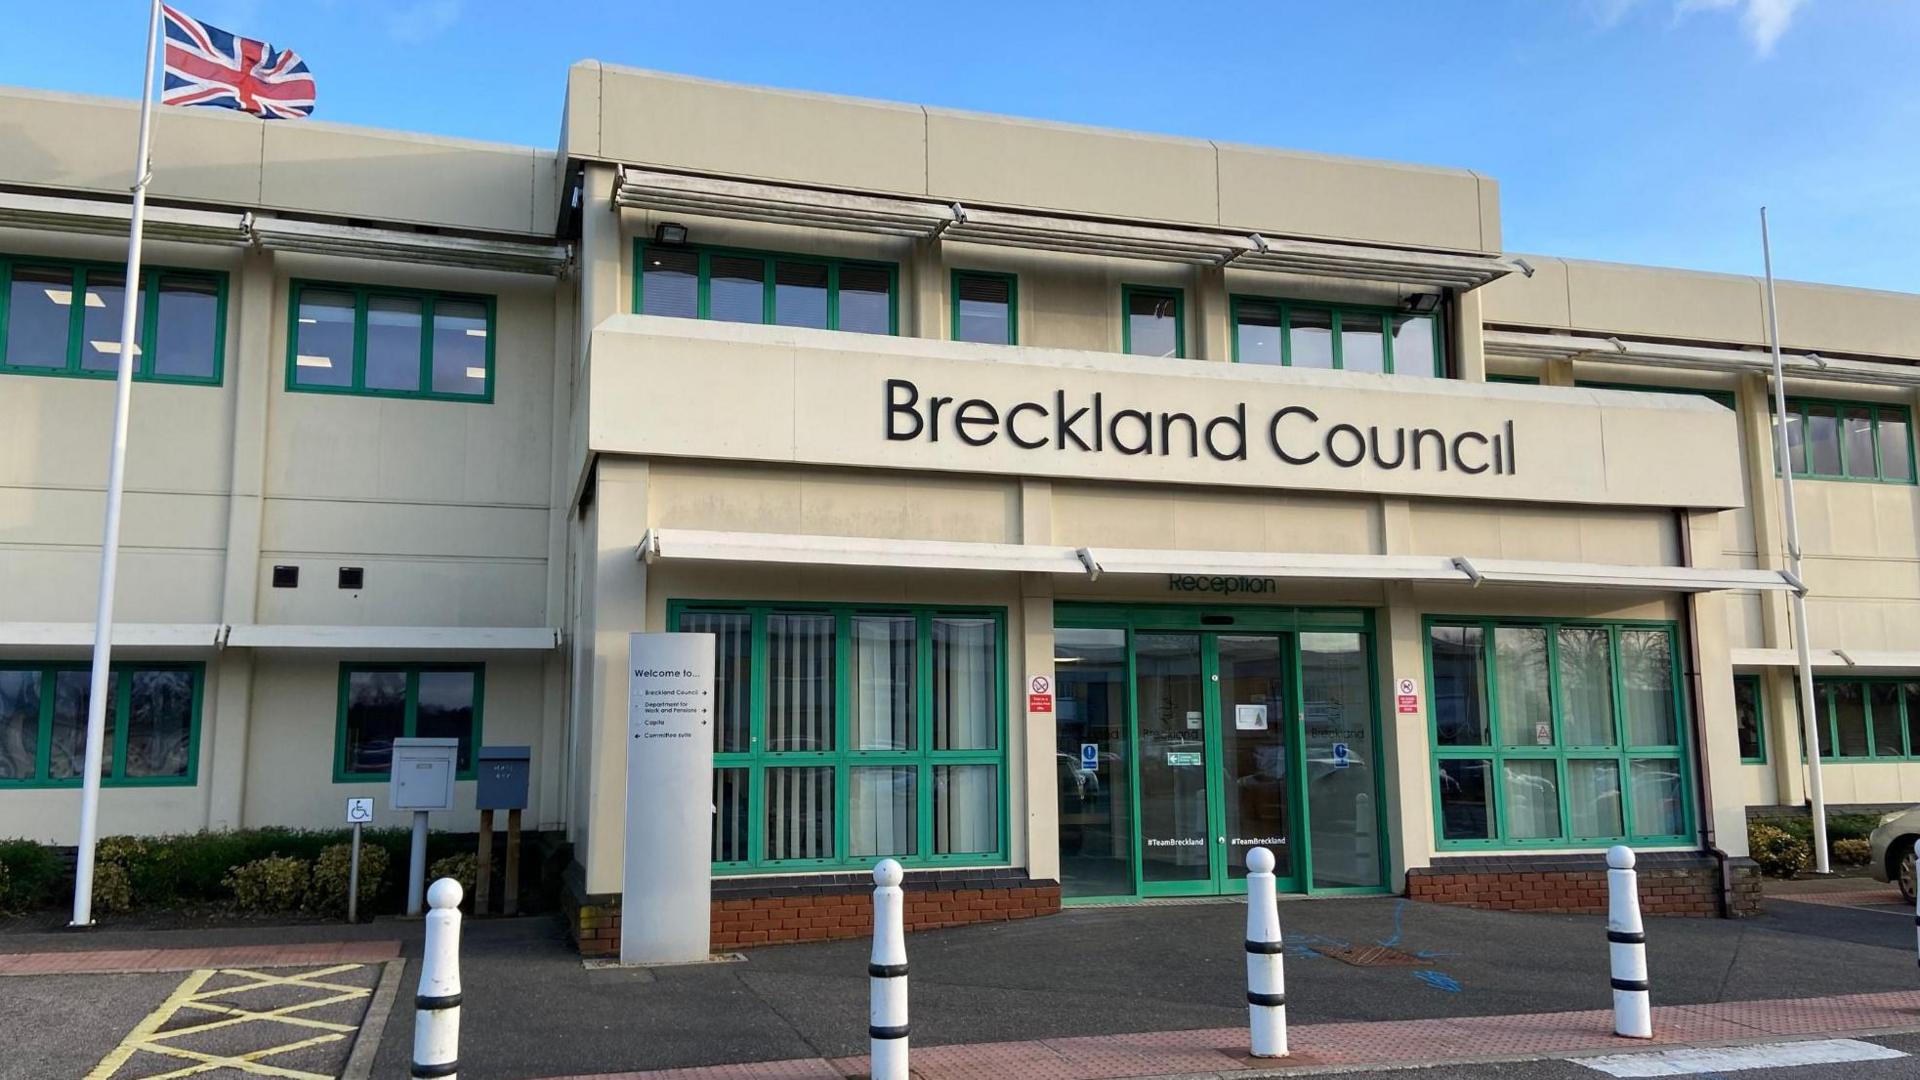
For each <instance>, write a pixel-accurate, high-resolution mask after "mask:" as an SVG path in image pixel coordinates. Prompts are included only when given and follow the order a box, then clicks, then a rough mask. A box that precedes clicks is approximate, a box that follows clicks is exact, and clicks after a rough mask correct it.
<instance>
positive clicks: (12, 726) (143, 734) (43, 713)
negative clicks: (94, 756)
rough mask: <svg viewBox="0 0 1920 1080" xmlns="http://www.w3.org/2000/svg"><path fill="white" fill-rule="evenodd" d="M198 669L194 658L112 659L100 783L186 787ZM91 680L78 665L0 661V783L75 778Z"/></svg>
mask: <svg viewBox="0 0 1920 1080" xmlns="http://www.w3.org/2000/svg"><path fill="white" fill-rule="evenodd" d="M204 670H205V669H204V668H203V667H202V665H200V664H159V663H128V664H115V665H113V667H112V668H111V669H110V670H109V674H108V676H107V678H108V683H107V685H108V694H109V698H110V700H109V702H108V705H107V729H106V730H107V737H106V743H105V745H104V746H103V748H102V751H103V752H102V756H101V762H102V763H101V772H100V778H101V782H102V783H104V784H110V785H115V786H120V787H139V786H185V787H190V786H192V784H193V782H194V775H195V772H196V768H197V765H198V762H199V739H200V689H201V678H202V675H203V673H204ZM91 679H92V669H91V668H90V667H89V665H87V664H84V663H4V662H0V789H4V788H7V787H48V786H64V785H69V784H71V785H78V784H79V783H80V782H81V774H82V773H83V772H84V771H85V768H86V756H87V702H88V698H89V690H90V688H91ZM123 721H124V722H123Z"/></svg>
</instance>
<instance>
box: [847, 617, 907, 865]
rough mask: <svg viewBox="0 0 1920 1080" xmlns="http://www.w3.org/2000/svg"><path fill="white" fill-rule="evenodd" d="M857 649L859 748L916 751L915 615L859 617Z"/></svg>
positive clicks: (853, 719)
mask: <svg viewBox="0 0 1920 1080" xmlns="http://www.w3.org/2000/svg"><path fill="white" fill-rule="evenodd" d="M852 646H853V656H852V657H851V658H850V660H851V667H852V670H851V671H850V672H849V677H850V681H851V682H852V684H853V685H852V686H851V687H850V688H849V689H850V691H851V692H852V694H853V701H852V707H853V713H852V716H851V718H850V720H851V724H852V729H853V730H852V731H851V732H849V737H850V738H851V739H852V740H853V749H855V750H911V749H913V745H914V730H913V729H914V701H915V693H916V691H915V689H914V688H915V685H916V684H917V681H918V680H916V679H915V677H914V676H915V649H914V622H913V616H911V615H856V616H855V617H854V619H853V641H852ZM854 854H856V855H858V854H861V852H859V851H855V852H854Z"/></svg>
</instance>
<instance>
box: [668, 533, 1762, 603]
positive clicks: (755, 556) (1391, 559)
mask: <svg viewBox="0 0 1920 1080" xmlns="http://www.w3.org/2000/svg"><path fill="white" fill-rule="evenodd" d="M639 557H640V558H641V559H643V560H645V561H647V562H649V563H651V562H655V561H689V562H738V563H763V564H774V565H787V566H871V567H890V568H896V569H919V570H990V571H1000V572H1009V571H1011V572H1020V573H1043V574H1063V575H1068V574H1071V575H1078V576H1083V577H1088V578H1098V577H1100V576H1102V575H1103V574H1181V575H1189V574H1190V575H1194V576H1205V577H1215V576H1246V577H1270V578H1300V579H1311V580H1317V581H1421V582H1451V583H1455V584H1461V585H1481V584H1491V585H1538V586H1551V587H1559V588H1566V587H1575V588H1585V589H1633V590H1641V591H1657V592H1682V593H1695V592H1714V591H1718V590H1722V589H1752V590H1763V591H1785V590H1791V589H1793V588H1794V585H1793V583H1792V582H1791V581H1790V580H1789V579H1788V578H1787V577H1786V576H1785V575H1783V574H1780V573H1779V572H1777V571H1773V570H1741V569H1709V568H1696V567H1686V566H1616V565H1610V564H1606V563H1560V562H1535V561H1531V560H1524V559H1482V558H1478V557H1472V558H1470V557H1468V556H1464V555H1454V556H1447V555H1327V554H1318V553H1304V552H1303V553H1288V552H1249V551H1184V550H1159V549H1150V548H1109V547H1080V548H1074V547H1067V546H1064V545H1050V544H983V543H967V542H959V541H944V540H889V539H884V538H880V537H865V536H809V535H801V534H792V533H749V532H710V531H704V530H696V529H649V530H647V532H646V535H644V536H642V537H641V538H640V547H639Z"/></svg>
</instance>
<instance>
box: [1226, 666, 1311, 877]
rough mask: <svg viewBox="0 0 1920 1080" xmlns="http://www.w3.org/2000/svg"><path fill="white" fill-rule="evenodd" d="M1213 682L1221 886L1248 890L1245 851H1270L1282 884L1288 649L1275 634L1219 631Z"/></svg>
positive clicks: (1287, 823)
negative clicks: (1221, 840) (1217, 742)
mask: <svg viewBox="0 0 1920 1080" xmlns="http://www.w3.org/2000/svg"><path fill="white" fill-rule="evenodd" d="M1212 644H1213V652H1214V656H1215V658H1216V660H1215V664H1216V672H1215V675H1214V679H1213V682H1214V688H1215V699H1216V709H1215V715H1216V716H1217V717H1218V719H1217V720H1216V722H1215V723H1216V725H1217V727H1218V729H1219V732H1220V768H1219V769H1218V770H1217V772H1218V774H1219V784H1220V789H1221V790H1220V809H1221V830H1220V834H1219V835H1222V836H1224V838H1225V844H1224V845H1222V850H1221V852H1220V856H1221V859H1222V861H1223V862H1224V863H1225V866H1224V867H1223V868H1222V869H1223V870H1224V874H1223V876H1222V878H1221V879H1220V884H1221V885H1222V886H1223V891H1228V892H1240V891H1243V890H1244V889H1245V888H1246V876H1247V853H1248V852H1249V851H1252V850H1253V849H1254V848H1256V847H1264V848H1266V849H1267V850H1268V851H1271V852H1273V860H1274V867H1273V873H1274V876H1275V877H1276V878H1278V879H1279V881H1280V887H1281V888H1282V889H1283V890H1285V889H1290V888H1291V883H1292V881H1293V879H1294V876H1295V875H1294V862H1295V859H1294V854H1293V844H1292V843H1291V842H1290V841H1291V839H1292V835H1293V820H1294V812H1293V801H1294V788H1295V786H1296V785H1295V784H1294V783H1293V779H1292V778H1293V776H1294V775H1295V773H1294V768H1293V760H1292V756H1293V751H1294V747H1295V740H1294V739H1293V738H1292V732H1293V723H1292V717H1291V716H1290V715H1289V710H1288V708H1287V705H1286V702H1287V692H1286V679H1285V677H1284V673H1285V671H1286V655H1287V650H1286V649H1285V648H1284V643H1283V641H1282V639H1281V636H1280V635H1277V634H1258V635H1254V634H1218V635H1214V636H1213V642H1212Z"/></svg>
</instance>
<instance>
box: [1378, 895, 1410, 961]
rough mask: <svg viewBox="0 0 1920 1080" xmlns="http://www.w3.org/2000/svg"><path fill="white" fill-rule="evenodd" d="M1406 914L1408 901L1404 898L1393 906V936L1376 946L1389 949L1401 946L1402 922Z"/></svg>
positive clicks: (1382, 940)
mask: <svg viewBox="0 0 1920 1080" xmlns="http://www.w3.org/2000/svg"><path fill="white" fill-rule="evenodd" d="M1406 913H1407V901H1406V898H1405V897H1402V898H1401V899H1400V901H1399V902H1398V903H1396V904H1394V905H1393V936H1392V937H1390V938H1383V939H1381V940H1378V941H1375V942H1374V944H1376V945H1380V946H1382V947H1384V948H1388V949H1391V948H1393V947H1394V946H1396V945H1398V944H1400V920H1401V919H1402V918H1404V917H1405V916H1406Z"/></svg>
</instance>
